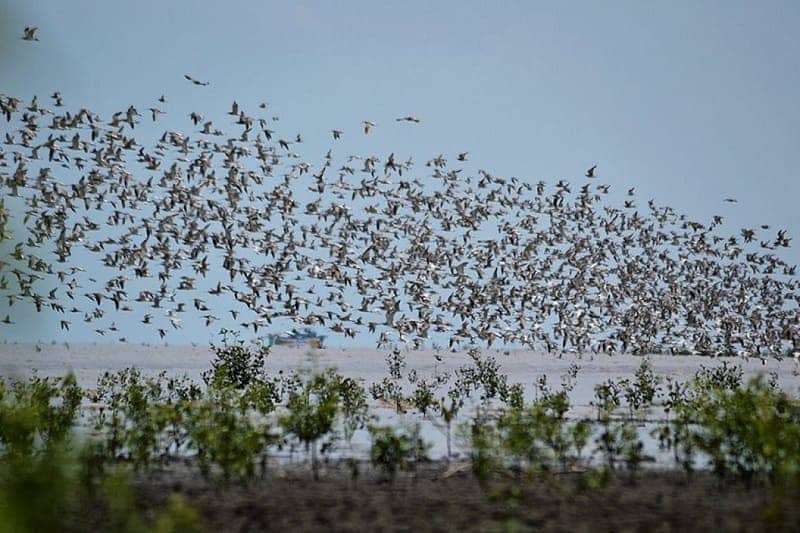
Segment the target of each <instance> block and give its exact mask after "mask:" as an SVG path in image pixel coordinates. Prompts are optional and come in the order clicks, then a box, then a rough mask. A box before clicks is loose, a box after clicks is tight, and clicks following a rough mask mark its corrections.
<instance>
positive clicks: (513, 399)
mask: <svg viewBox="0 0 800 533" xmlns="http://www.w3.org/2000/svg"><path fill="white" fill-rule="evenodd" d="M505 401H506V405H507V406H508V407H510V408H511V409H522V407H523V406H524V405H525V387H524V386H523V385H522V383H514V384H513V385H511V386H510V387H509V388H508V394H507V395H506V399H505Z"/></svg>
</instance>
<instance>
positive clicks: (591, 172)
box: [586, 165, 597, 178]
mask: <svg viewBox="0 0 800 533" xmlns="http://www.w3.org/2000/svg"><path fill="white" fill-rule="evenodd" d="M596 169H597V165H593V166H591V167H590V168H589V170H587V171H586V177H587V178H594V177H595V176H594V171H595V170H596Z"/></svg>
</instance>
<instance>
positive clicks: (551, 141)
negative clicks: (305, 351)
mask: <svg viewBox="0 0 800 533" xmlns="http://www.w3.org/2000/svg"><path fill="white" fill-rule="evenodd" d="M497 4H500V6H499V7H498V5H497ZM25 26H38V27H39V32H38V36H39V38H40V41H39V42H35V43H30V42H25V41H22V40H21V39H20V37H21V35H22V29H23V28H24V27H25ZM799 26H800V3H798V2H796V1H791V2H777V1H774V2H754V1H753V2H735V1H721V2H688V1H686V2H674V1H672V2H639V1H636V2H563V1H558V2H501V3H498V2H466V1H463V0H458V1H453V2H409V1H403V2H375V1H365V2H294V1H293V2H286V3H282V4H279V3H273V2H263V1H251V2H244V1H226V2H201V1H197V0H185V1H178V0H170V1H168V2H166V1H163V0H158V1H151V0H137V1H135V2H108V1H101V0H97V1H86V0H84V1H76V0H71V1H68V2H65V1H63V0H36V1H35V2H32V1H18V2H12V1H8V0H0V93H5V94H7V95H14V96H19V97H22V98H24V99H26V100H27V99H29V98H30V97H31V96H32V95H34V94H38V95H39V97H40V99H43V98H45V97H47V96H49V94H50V93H51V92H52V91H53V90H56V89H57V90H60V91H61V93H62V94H63V96H64V100H65V104H66V105H67V106H74V107H76V108H77V107H91V108H92V109H93V110H95V111H97V112H99V113H101V114H103V115H107V114H110V112H113V111H117V110H120V109H125V108H126V107H127V106H128V105H129V104H134V105H136V106H137V107H139V108H140V109H146V108H147V107H150V106H153V105H155V104H157V102H156V98H158V96H160V95H161V94H162V93H163V94H165V95H166V97H167V99H168V103H167V104H164V105H163V106H161V107H162V109H164V110H165V111H166V112H167V115H165V116H164V117H163V118H162V119H161V122H160V123H159V131H160V130H163V129H164V128H167V127H174V128H176V129H187V128H188V125H189V123H188V120H187V114H188V113H189V112H190V111H192V110H198V111H201V112H203V113H204V114H211V113H213V112H216V113H219V114H220V115H222V113H223V112H224V111H227V109H229V107H230V102H231V101H232V100H233V99H234V98H235V99H237V100H238V101H239V102H240V103H242V104H244V105H245V106H251V107H254V106H255V105H256V104H257V103H258V102H260V101H262V100H266V101H268V102H270V104H271V107H272V109H273V113H274V114H277V115H279V116H281V124H282V128H284V129H286V130H289V131H297V132H302V133H303V135H304V137H305V139H306V143H305V145H304V147H303V149H302V153H303V155H305V156H308V157H316V158H318V157H320V156H321V155H322V154H324V152H325V151H326V150H327V149H328V147H329V146H330V144H331V139H330V133H329V131H330V130H331V129H332V128H338V129H341V130H344V131H345V137H346V138H347V139H348V140H349V142H350V143H351V144H350V145H349V146H348V147H349V148H350V149H352V150H353V152H356V153H366V152H369V151H375V152H380V153H382V154H385V153H388V152H390V151H393V152H396V153H398V154H400V155H401V158H402V159H405V158H406V157H407V156H409V155H411V156H414V158H415V160H417V161H425V160H426V159H428V158H430V157H431V156H434V155H436V154H439V153H445V154H449V155H450V156H451V157H452V156H453V155H454V154H456V153H457V152H461V151H469V152H470V158H471V160H472V162H473V163H474V164H475V165H476V166H477V167H480V168H485V169H486V170H488V171H490V172H492V173H493V174H496V175H501V176H519V177H523V178H527V179H530V180H534V181H535V180H538V179H545V180H547V181H550V182H552V181H553V180H555V179H560V178H562V177H572V178H579V177H581V176H582V175H583V173H584V172H585V170H586V168H588V167H589V166H591V165H593V164H597V165H598V170H597V173H598V175H599V176H600V177H601V178H602V180H603V181H604V182H607V183H610V184H611V185H612V189H613V188H616V189H617V190H618V191H619V190H622V189H623V188H628V187H631V186H635V187H636V188H637V191H638V193H639V197H640V198H641V199H642V200H644V199H647V198H655V199H656V200H657V201H658V202H659V203H660V204H666V205H671V206H673V207H674V208H676V210H677V211H679V212H685V213H687V214H689V215H690V216H692V217H695V218H697V219H700V220H710V218H711V217H712V216H713V215H715V214H719V215H723V216H724V217H725V218H726V221H727V222H728V223H729V226H728V227H729V228H730V231H731V232H738V228H740V227H743V226H754V225H757V224H770V225H772V226H773V227H774V228H775V229H776V230H777V229H778V228H787V229H789V233H790V234H791V235H792V236H793V237H795V241H793V243H792V244H793V247H792V248H791V249H789V250H787V251H786V253H785V255H784V257H788V258H789V259H790V260H791V261H792V262H794V263H798V262H800V252H798V241H797V238H798V237H797V235H798V232H800V211H798V209H797V205H798V201H799V199H800V176H799V175H798V171H797V166H798V163H797V156H798V154H800V150H799V148H800V99H798V96H797V95H798V94H800V92H799V89H798V88H799V87H800V60H798V58H800V39H798V37H797V28H798V27H799ZM185 73H188V74H191V75H192V76H195V77H196V78H198V79H201V80H208V81H209V82H210V83H211V85H210V86H209V87H205V88H200V87H195V86H192V85H191V84H189V83H187V82H186V81H185V80H184V79H183V74H185ZM405 114H414V115H416V116H418V117H420V118H421V119H422V121H423V122H422V124H421V125H420V126H419V127H414V128H407V127H405V128H404V127H398V125H397V124H396V123H394V117H396V116H400V115H405ZM365 119H371V120H374V121H376V122H377V123H378V127H377V128H376V130H375V135H370V136H369V137H366V138H365V137H364V136H363V135H358V132H359V124H360V122H361V121H362V120H365ZM2 128H3V126H2V125H0V131H2ZM728 196H733V197H735V198H738V200H739V203H738V204H726V203H723V198H725V197H728ZM56 322H57V321H56ZM44 337H45V339H49V338H53V337H55V338H58V332H57V331H56V330H55V329H54V330H53V335H49V336H48V335H45V336H44ZM0 338H2V337H0Z"/></svg>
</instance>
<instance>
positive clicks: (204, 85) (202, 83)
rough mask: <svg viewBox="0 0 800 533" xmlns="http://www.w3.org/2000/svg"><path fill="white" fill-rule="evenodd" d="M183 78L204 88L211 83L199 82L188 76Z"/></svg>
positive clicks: (185, 75)
mask: <svg viewBox="0 0 800 533" xmlns="http://www.w3.org/2000/svg"><path fill="white" fill-rule="evenodd" d="M183 77H184V78H186V79H187V80H188V81H190V82H192V83H193V84H195V85H200V86H202V87H206V86H208V85H210V82H207V81H200V80H197V79H195V78H193V77H191V76H189V75H188V74H184V75H183Z"/></svg>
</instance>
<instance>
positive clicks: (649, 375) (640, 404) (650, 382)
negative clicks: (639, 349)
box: [619, 358, 661, 420]
mask: <svg viewBox="0 0 800 533" xmlns="http://www.w3.org/2000/svg"><path fill="white" fill-rule="evenodd" d="M660 383H661V380H660V379H659V378H658V377H657V376H656V375H655V374H654V373H653V365H652V363H651V362H650V360H649V359H647V358H645V359H644V360H643V361H642V363H641V364H640V365H639V368H638V369H636V372H635V373H634V380H633V381H631V380H628V379H623V380H621V381H620V383H619V386H620V387H621V388H622V392H623V395H624V397H625V401H626V403H627V404H628V415H629V417H630V419H631V420H633V418H634V414H635V413H637V412H639V411H640V410H642V409H648V408H649V407H650V406H651V405H652V404H653V399H654V398H655V397H656V394H658V392H659V389H660Z"/></svg>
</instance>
